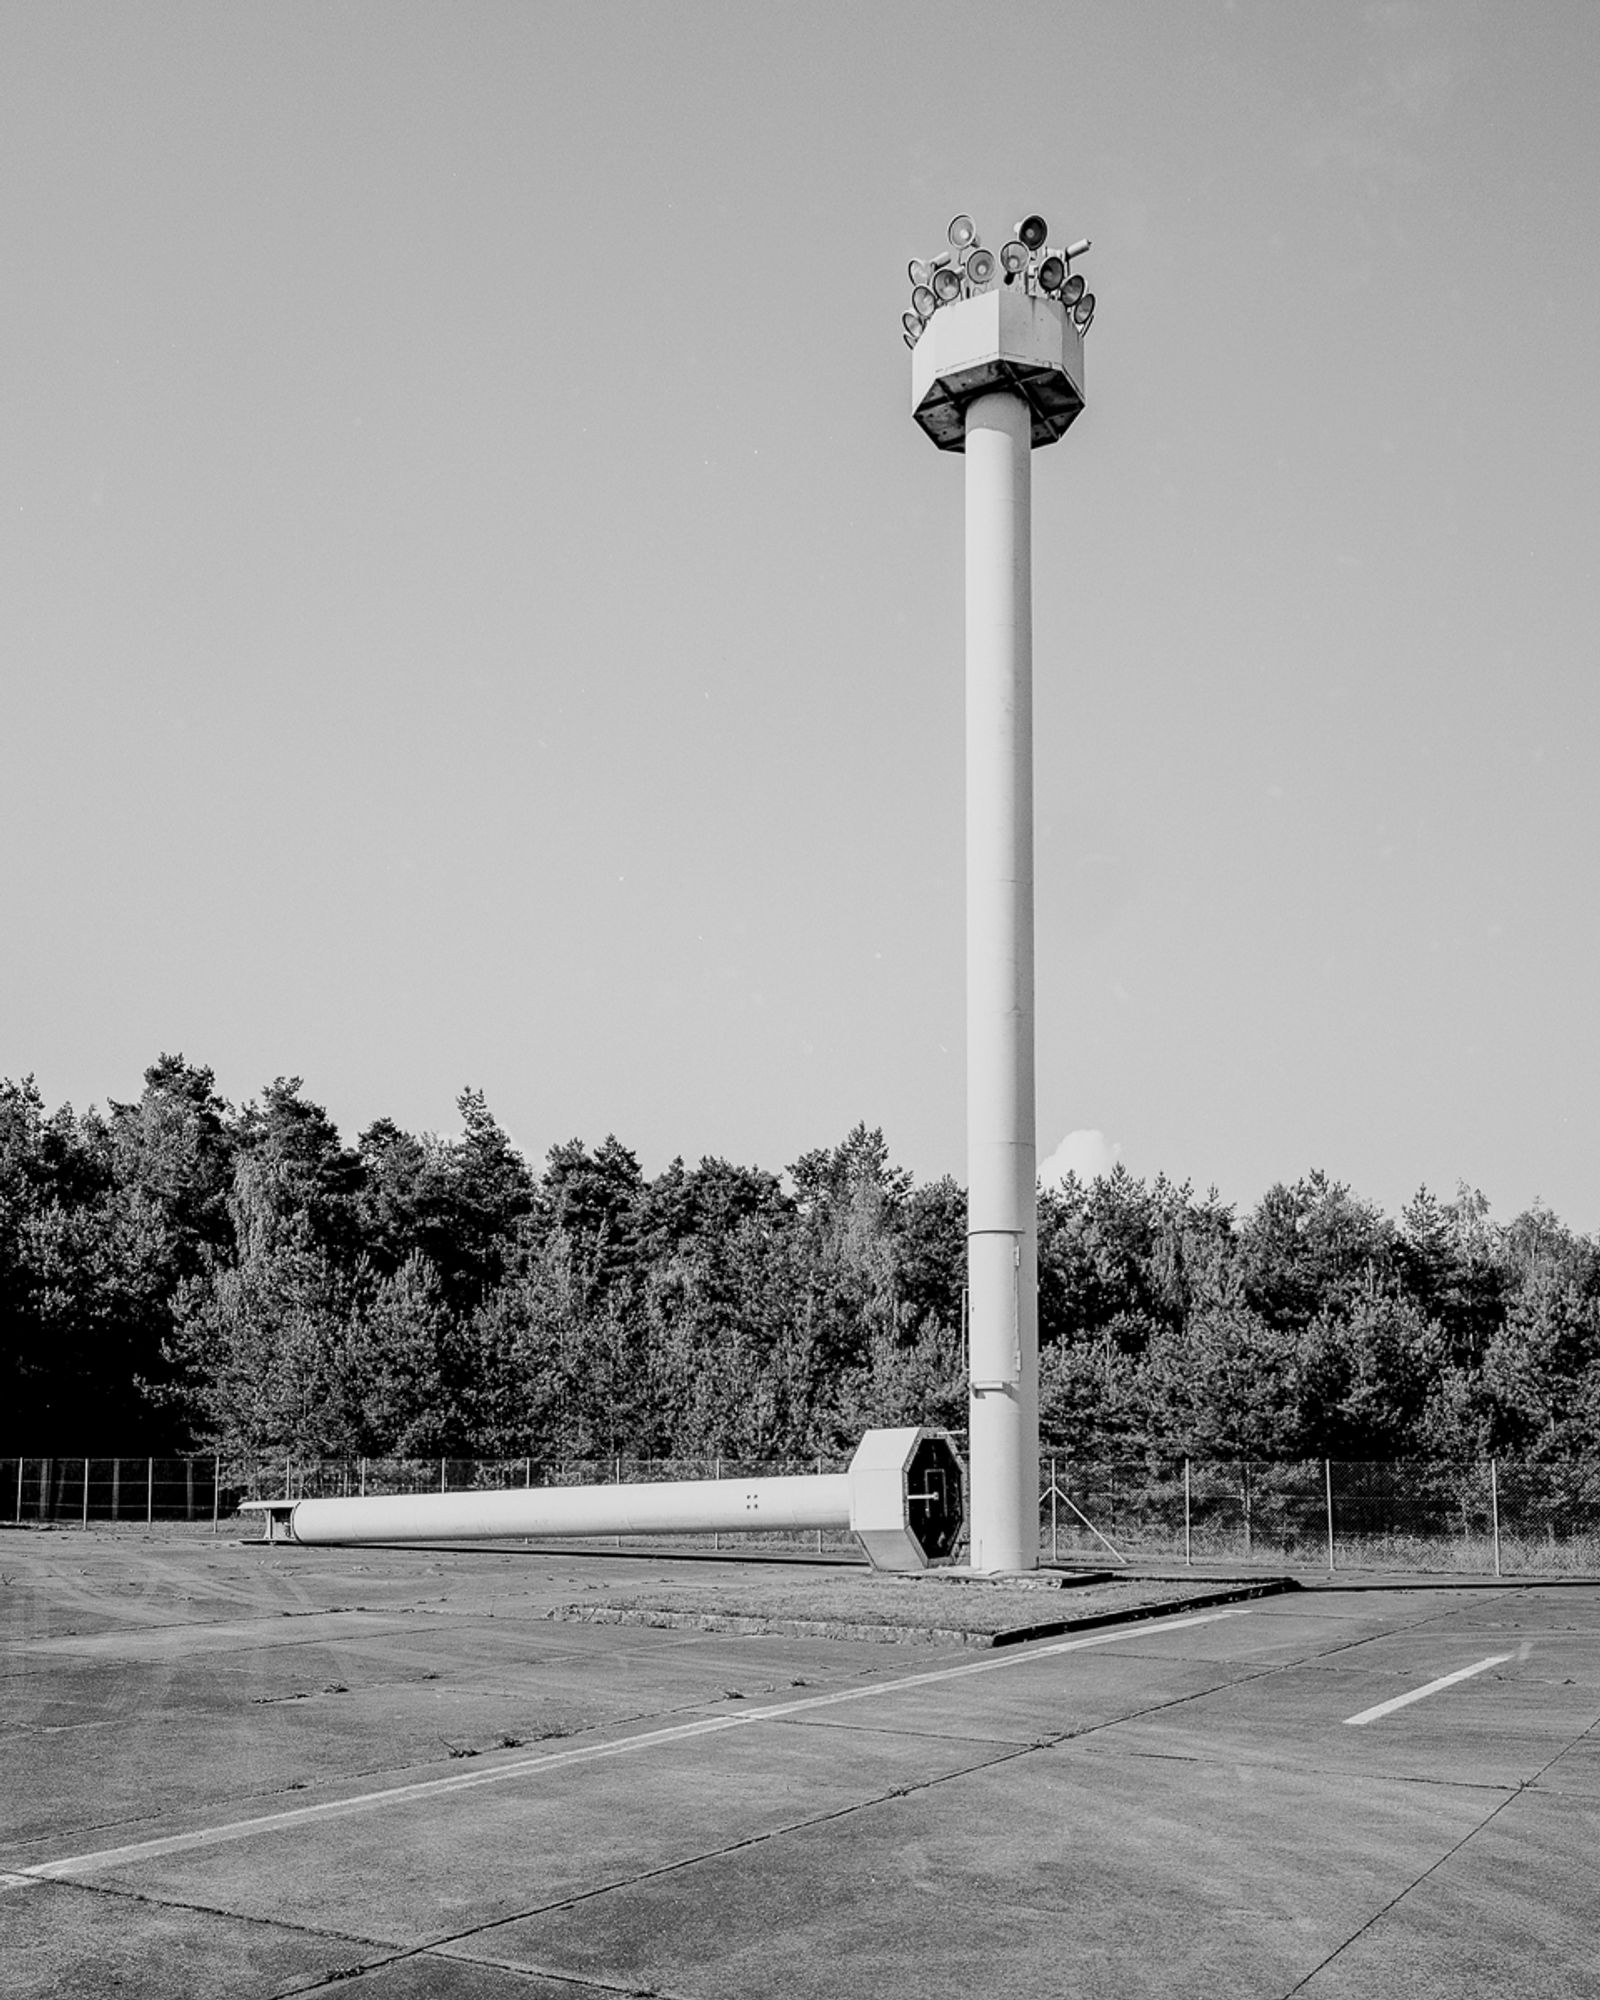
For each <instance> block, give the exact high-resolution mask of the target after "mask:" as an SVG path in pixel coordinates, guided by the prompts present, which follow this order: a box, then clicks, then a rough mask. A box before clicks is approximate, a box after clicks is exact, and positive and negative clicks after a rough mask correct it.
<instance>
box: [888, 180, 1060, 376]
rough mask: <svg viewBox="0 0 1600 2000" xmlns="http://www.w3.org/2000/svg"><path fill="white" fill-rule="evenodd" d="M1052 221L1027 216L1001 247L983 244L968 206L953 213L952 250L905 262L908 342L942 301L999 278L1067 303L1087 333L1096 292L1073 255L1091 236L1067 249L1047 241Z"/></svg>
mask: <svg viewBox="0 0 1600 2000" xmlns="http://www.w3.org/2000/svg"><path fill="white" fill-rule="evenodd" d="M1049 234H1050V230H1049V225H1048V224H1047V223H1046V221H1045V219H1044V217H1043V216H1042V215H1025V216H1024V217H1023V218H1022V220H1021V221H1020V222H1019V223H1018V224H1017V227H1016V233H1015V234H1014V235H1013V236H1011V237H1009V238H1008V239H1007V240H1006V241H1005V242H1004V243H1002V244H1001V245H1000V248H999V250H998V251H995V250H988V249H985V248H984V246H983V243H982V242H981V240H980V238H979V236H978V226H977V224H976V223H975V222H974V221H973V219H972V217H971V216H970V215H968V214H967V213H966V212H965V211H964V210H963V212H962V213H961V214H960V215H956V216H952V217H951V219H950V223H949V226H948V228H947V229H946V230H945V236H946V239H947V241H948V244H949V247H948V249H941V250H940V251H939V253H938V254H937V255H936V256H933V257H913V258H912V259H911V261H910V263H909V264H908V265H907V266H906V276H907V277H908V278H909V279H910V281H911V310H910V311H909V312H907V313H902V314H901V317H900V330H901V334H902V336H903V337H904V340H905V343H906V345H907V347H915V346H916V344H917V342H918V340H920V339H921V337H922V334H923V331H924V329H925V328H926V326H927V325H928V323H929V321H930V320H932V318H933V317H934V315H935V314H936V313H937V312H938V311H939V309H940V307H941V306H948V305H954V304H955V303H956V301H957V300H958V299H970V298H974V297H976V296H977V295H979V294H980V293H982V292H984V291H986V290H987V289H988V287H989V286H990V285H992V284H993V283H994V282H995V280H996V279H997V278H999V279H1003V280H1004V282H1005V283H1006V284H1008V285H1019V286H1020V287H1021V288H1022V289H1023V291H1024V292H1026V293H1027V294H1028V296H1029V297H1031V298H1043V299H1049V300H1051V301H1052V302H1054V303H1055V304H1057V305H1060V306H1064V307H1065V308H1066V311H1067V315H1068V317H1069V319H1070V320H1071V323H1072V325H1073V326H1074V328H1076V330H1077V331H1078V333H1080V334H1082V333H1086V332H1087V331H1088V328H1089V322H1090V321H1091V320H1092V319H1093V318H1094V295H1093V294H1092V293H1090V292H1086V291H1085V290H1084V284H1083V280H1082V278H1080V277H1078V276H1077V275H1076V274H1075V273H1074V272H1073V270H1072V260H1073V259H1074V258H1075V257H1081V256H1082V255H1083V253H1084V252H1085V251H1086V250H1087V249H1088V248H1089V239H1088V237H1087V236H1084V237H1080V238H1079V239H1078V241H1077V242H1075V243H1069V244H1068V245H1067V247H1066V248H1065V249H1064V250H1052V249H1050V248H1049V245H1048V241H1047V239H1048V237H1049Z"/></svg>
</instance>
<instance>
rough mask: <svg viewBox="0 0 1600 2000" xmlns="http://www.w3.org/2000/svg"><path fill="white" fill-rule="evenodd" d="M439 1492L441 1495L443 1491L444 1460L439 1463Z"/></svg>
mask: <svg viewBox="0 0 1600 2000" xmlns="http://www.w3.org/2000/svg"><path fill="white" fill-rule="evenodd" d="M439 1491H440V1492H441V1493H442V1492H443V1491H444V1460H443V1459H442V1458H441V1459H440V1461H439Z"/></svg>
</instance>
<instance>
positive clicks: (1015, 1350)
mask: <svg viewBox="0 0 1600 2000" xmlns="http://www.w3.org/2000/svg"><path fill="white" fill-rule="evenodd" d="M1031 433H1032V423H1031V418H1030V415H1029V411H1028V407H1027V405H1026V404H1025V403H1024V402H1023V400H1022V398H1021V397H1020V396H1017V395H1015V394H1013V393H1011V392H1010V391H1009V390H999V391H995V392H993V393H991V394H989V395H984V396H979V397H978V398H977V399H976V401H974V402H972V403H970V404H969V405H968V407H967V411H966V434H965V442H966V460H967V474H966V487H967V524H966V525H967V1183H968V1194H967V1232H968V1233H967V1272H968V1290H969V1292H970V1296H971V1304H970V1307H969V1321H968V1352H969V1355H970V1363H969V1366H970V1373H971V1396H970V1405H969V1421H970V1426H971V1429H970V1433H969V1435H970V1447H969V1462H970V1470H971V1482H972V1486H971V1496H972V1497H971V1508H970V1515H969V1518H970V1521H971V1537H972V1539H971V1551H972V1553H971V1561H972V1567H973V1568H974V1569H975V1570H982V1571H989V1572H993V1571H996V1570H1020V1569H1033V1568H1036V1567H1037V1565H1038V1560H1039V1398H1038V1312H1037V1296H1038V1222H1037V1211H1036V1203H1035V1182H1036V1178H1037V1173H1038V1152H1037V1147H1036V1144H1035V1135H1034V1076H1033V588H1032V574H1031V530H1030V509H1029V502H1030V478H1031V472H1032V467H1031V462H1030V461H1031V453H1032V435H1031Z"/></svg>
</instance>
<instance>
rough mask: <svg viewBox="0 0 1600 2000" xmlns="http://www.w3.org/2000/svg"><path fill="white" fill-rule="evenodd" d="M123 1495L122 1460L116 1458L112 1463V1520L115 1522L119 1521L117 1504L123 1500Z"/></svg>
mask: <svg viewBox="0 0 1600 2000" xmlns="http://www.w3.org/2000/svg"><path fill="white" fill-rule="evenodd" d="M121 1495H122V1460H121V1459H120V1458H114V1459H112V1461H111V1518H112V1520H113V1521H114V1520H116V1519H117V1511H118V1510H117V1502H118V1500H119V1499H120V1498H121Z"/></svg>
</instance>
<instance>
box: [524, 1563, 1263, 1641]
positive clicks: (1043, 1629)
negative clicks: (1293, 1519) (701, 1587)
mask: <svg viewBox="0 0 1600 2000" xmlns="http://www.w3.org/2000/svg"><path fill="white" fill-rule="evenodd" d="M1299 1588H1300V1585H1299V1584H1298V1583H1297V1582H1296V1581H1295V1580H1294V1578H1293V1577H1288V1576H1283V1577H1267V1578H1263V1579H1262V1580H1261V1581H1260V1582H1259V1583H1254V1582H1253V1583H1243V1584H1236V1585H1233V1586H1231V1587H1229V1588H1226V1589H1221V1590H1213V1591H1207V1592H1204V1593H1203V1594H1201V1595H1199V1596H1185V1597H1170V1598H1159V1599H1155V1600H1152V1601H1149V1602H1146V1603H1143V1604H1127V1605H1120V1606H1118V1607H1117V1609H1115V1610H1113V1611H1090V1612H1081V1613H1079V1614H1078V1615H1077V1616H1075V1617H1068V1618H1046V1619H1039V1620H1034V1621H1030V1622H1029V1623H1028V1624H1026V1625H1013V1626H1008V1627H1007V1628H1006V1629H1004V1630H1003V1631H999V1632H993V1631H978V1630H976V1629H974V1628H973V1627H972V1626H970V1625H960V1624H952V1625H944V1624H932V1623H929V1624H918V1623H912V1622H908V1621H897V1620H894V1619H889V1618H883V1619H857V1618H793V1617H784V1616H781V1615H778V1616H774V1615H771V1614H767V1613H761V1612H747V1611H675V1610H673V1609H672V1608H671V1607H670V1606H668V1605H659V1606H658V1605H616V1604H562V1605H554V1606H552V1607H551V1609H550V1610H549V1611H547V1612H546V1613H545V1614H544V1615H545V1616H546V1617H548V1618H552V1619H556V1620H558V1621H561V1622H563V1623H571V1624H575V1625H647V1626H654V1627H657V1628H662V1629H665V1630H668V1631H692V1632H731V1633H736V1634H749V1635H760V1634H767V1635H771V1636H774V1637H778V1638H784V1639H842V1640H856V1641H861V1640H865V1641H868V1642H871V1643H874V1644H879V1645H934V1646H972V1647H975V1648H979V1649H982V1650H984V1651H987V1650H989V1649H991V1648H993V1647H995V1646H1020V1645H1025V1644H1026V1643H1027V1642H1028V1641H1029V1640H1030V1639H1055V1638H1059V1637H1061V1636H1062V1635H1063V1634H1065V1633H1070V1632H1091V1631H1095V1630H1098V1629H1100V1628H1101V1627H1104V1626H1110V1625H1132V1624H1142V1623H1144V1622H1146V1621H1147V1620H1149V1619H1152V1618H1174V1617H1178V1616H1181V1615H1182V1614H1183V1613H1184V1612H1186V1611H1203V1610H1213V1609H1215V1608H1216V1607H1217V1606H1219V1605H1224V1604H1241V1603H1245V1602H1247V1601H1248V1600H1250V1599H1251V1598H1258V1597H1277V1596H1280V1595H1281V1594H1282V1593H1283V1592H1285V1591H1291V1590H1298V1589H1299Z"/></svg>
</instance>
